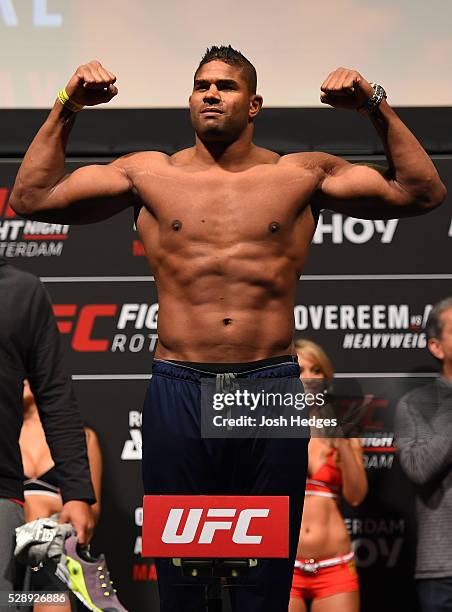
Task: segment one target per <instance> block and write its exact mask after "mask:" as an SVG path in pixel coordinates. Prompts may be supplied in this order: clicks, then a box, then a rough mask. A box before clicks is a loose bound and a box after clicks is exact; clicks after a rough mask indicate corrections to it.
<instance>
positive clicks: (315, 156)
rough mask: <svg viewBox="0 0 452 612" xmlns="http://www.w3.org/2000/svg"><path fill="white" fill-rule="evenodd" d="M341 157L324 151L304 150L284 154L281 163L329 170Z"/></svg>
mask: <svg viewBox="0 0 452 612" xmlns="http://www.w3.org/2000/svg"><path fill="white" fill-rule="evenodd" d="M339 159H340V158H338V157H336V156H335V155H331V154H330V153H323V152H322V151H302V152H299V153H288V154H287V155H282V156H281V159H280V161H279V163H280V164H292V165H295V166H300V167H302V168H304V169H306V170H320V171H324V172H328V171H329V170H330V169H331V168H333V167H334V166H335V165H336V163H337V162H338V160H339Z"/></svg>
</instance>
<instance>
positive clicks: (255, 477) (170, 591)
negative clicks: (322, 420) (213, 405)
mask: <svg viewBox="0 0 452 612" xmlns="http://www.w3.org/2000/svg"><path fill="white" fill-rule="evenodd" d="M225 373H234V374H235V375H236V377H238V378H252V379H255V378H283V377H284V378H287V377H290V378H292V377H293V378H294V379H299V375H300V370H299V367H298V362H297V360H296V357H292V356H284V357H276V358H271V359H266V360H261V361H255V362H251V363H247V364H243V363H239V364H201V363H188V362H171V361H163V360H155V361H154V364H153V369H152V379H151V381H150V383H149V387H148V391H147V394H146V399H145V404H144V410H143V427H142V431H143V481H144V491H145V494H147V495H209V494H211V495H287V496H289V540H290V541H289V558H288V559H260V560H259V563H258V566H257V567H256V568H253V569H251V570H250V571H249V573H248V574H247V576H246V577H243V578H241V581H240V582H241V586H237V587H232V588H231V589H230V596H231V605H232V610H233V611H234V612H287V608H288V605H289V596H290V587H291V583H292V573H293V565H294V561H295V555H296V550H297V545H298V537H299V533H300V523H301V515H302V510H303V501H304V492H305V485H306V471H307V450H308V442H309V440H308V439H307V438H256V437H254V438H245V439H243V438H242V439H236V438H235V439H234V438H232V439H231V438H219V439H213V438H202V437H201V433H200V421H201V408H200V406H201V379H205V378H209V377H216V376H219V375H220V376H221V375H222V374H225ZM300 389H301V390H302V387H301V383H300ZM156 566H157V576H158V584H159V593H160V605H161V608H160V609H161V610H162V611H163V612H170V611H171V612H176V611H177V612H179V611H180V612H204V611H206V610H207V604H206V601H205V589H204V587H202V586H196V585H198V584H199V583H197V582H196V580H195V579H191V578H181V572H180V569H179V568H176V567H173V565H172V563H171V560H170V559H157V560H156Z"/></svg>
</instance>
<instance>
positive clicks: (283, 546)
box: [142, 495, 289, 558]
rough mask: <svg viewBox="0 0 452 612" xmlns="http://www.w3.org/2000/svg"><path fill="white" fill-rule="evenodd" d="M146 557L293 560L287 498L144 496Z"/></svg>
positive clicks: (144, 554)
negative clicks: (290, 549) (291, 557)
mask: <svg viewBox="0 0 452 612" xmlns="http://www.w3.org/2000/svg"><path fill="white" fill-rule="evenodd" d="M143 514H144V515H143V533H142V543H143V553H142V554H143V556H146V557H148V556H149V557H253V558H254V557H257V558H258V557H282V558H287V557H288V549H289V546H288V543H289V520H288V517H289V500H288V497H285V496H269V495H266V496H250V495H247V496H228V495H212V496H207V495H145V497H144V501H143Z"/></svg>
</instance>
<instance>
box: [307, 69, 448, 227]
mask: <svg viewBox="0 0 452 612" xmlns="http://www.w3.org/2000/svg"><path fill="white" fill-rule="evenodd" d="M320 100H321V102H322V103H323V104H329V105H330V106H333V107H334V108H340V109H349V110H354V111H358V112H359V113H360V114H362V115H363V119H365V118H366V117H367V118H368V120H370V121H371V122H372V123H373V125H374V127H375V129H376V130H377V132H378V134H379V136H380V138H381V140H382V142H383V145H384V149H385V152H386V158H387V161H388V165H387V168H386V169H385V168H375V167H369V166H366V165H363V164H350V163H348V162H346V161H345V160H342V159H339V158H337V157H334V156H332V155H325V156H324V158H323V159H322V160H321V165H322V166H323V169H324V176H323V178H322V180H321V183H320V189H319V192H318V200H319V201H318V204H319V205H320V207H322V208H330V209H333V210H337V211H338V212H343V213H345V214H348V215H352V216H356V217H364V218H379V219H383V218H390V217H404V216H411V215H416V214H422V213H424V212H427V211H428V210H430V209H432V208H435V207H436V206H439V205H440V204H441V202H442V201H443V200H444V198H445V196H446V188H445V187H444V185H443V183H442V181H441V179H440V177H439V175H438V172H437V171H436V168H435V166H434V164H433V162H432V160H431V159H430V158H429V156H428V155H427V153H426V151H425V150H424V149H423V147H422V145H421V144H420V142H419V141H418V140H417V138H416V137H415V136H414V134H413V133H412V132H411V131H410V130H409V129H408V128H407V126H406V125H405V124H404V123H403V122H402V121H401V119H400V118H399V117H398V115H397V114H396V113H395V111H394V110H393V109H392V108H391V107H390V106H389V104H388V103H387V101H386V93H385V91H384V89H383V88H382V87H381V86H379V85H375V84H371V83H369V82H368V81H366V79H364V77H362V76H361V75H360V74H359V72H357V71H356V70H349V69H347V68H338V69H337V70H335V71H334V72H332V73H330V74H329V75H328V77H327V78H326V80H325V81H324V82H323V83H322V86H321V95H320Z"/></svg>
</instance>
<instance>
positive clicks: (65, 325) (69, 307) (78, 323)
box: [53, 304, 118, 353]
mask: <svg viewBox="0 0 452 612" xmlns="http://www.w3.org/2000/svg"><path fill="white" fill-rule="evenodd" d="M117 310H118V306H117V305H116V304H86V305H85V306H82V307H81V309H80V311H79V313H78V316H77V318H76V314H77V305H76V304H55V305H54V306H53V312H54V314H55V317H56V318H57V325H58V329H59V331H60V333H61V334H72V340H71V346H72V348H73V350H74V351H79V352H101V353H103V352H105V351H107V350H108V347H109V342H110V341H109V340H108V339H104V338H93V330H94V326H95V324H96V322H97V321H98V320H99V319H102V318H105V317H109V318H114V317H115V316H116V313H117Z"/></svg>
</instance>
